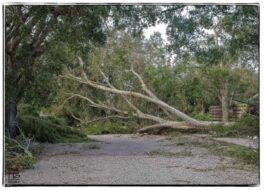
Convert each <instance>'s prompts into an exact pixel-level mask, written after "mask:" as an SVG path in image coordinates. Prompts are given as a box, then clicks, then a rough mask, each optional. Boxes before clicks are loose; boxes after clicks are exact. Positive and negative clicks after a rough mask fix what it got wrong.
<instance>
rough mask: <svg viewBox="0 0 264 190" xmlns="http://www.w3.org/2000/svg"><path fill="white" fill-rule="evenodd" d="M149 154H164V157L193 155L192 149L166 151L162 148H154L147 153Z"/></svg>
mask: <svg viewBox="0 0 264 190" xmlns="http://www.w3.org/2000/svg"><path fill="white" fill-rule="evenodd" d="M147 155H148V156H164V157H189V156H192V155H193V154H192V152H191V151H183V152H166V151H162V150H154V151H151V152H148V153H147Z"/></svg>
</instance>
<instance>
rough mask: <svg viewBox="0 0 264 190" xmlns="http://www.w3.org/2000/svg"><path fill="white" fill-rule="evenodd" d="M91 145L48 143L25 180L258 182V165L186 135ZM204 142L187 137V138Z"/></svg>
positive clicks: (110, 139) (103, 138)
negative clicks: (243, 164) (219, 153)
mask: <svg viewBox="0 0 264 190" xmlns="http://www.w3.org/2000/svg"><path fill="white" fill-rule="evenodd" d="M90 138H92V139H95V140H97V142H94V143H92V144H90V143H89V144H87V143H68V144H47V145H45V147H44V149H43V151H42V154H41V156H40V158H39V160H38V162H37V163H36V165H35V169H30V170H25V171H23V172H21V173H20V183H21V184H38V185H40V184H93V185H95V184H98V185H101V184H124V185H129V184H131V185H132V184H138V185H139V184H175V185H180V184H187V185H188V184H192V185H195V184H197V185H198V184H214V185H222V184H230V185H236V184H243V185H245V184H247V185H253V184H259V176H258V171H257V170H256V169H249V168H247V169H245V168H244V169H243V168H242V167H241V163H239V162H237V161H236V160H233V159H231V158H229V157H221V156H216V155H212V154H211V153H210V152H209V151H208V150H207V149H206V148H203V147H199V146H192V145H190V144H189V145H186V144H185V143H183V142H182V139H181V138H173V139H171V138H168V137H166V136H154V135H153V136H152V135H144V136H140V135H95V136H90ZM186 139H187V141H188V142H192V144H193V145H194V144H195V143H196V142H197V143H199V142H200V143H201V142H205V141H207V140H208V139H206V138H204V137H200V138H199V137H196V138H194V137H192V136H186V137H185V141H186Z"/></svg>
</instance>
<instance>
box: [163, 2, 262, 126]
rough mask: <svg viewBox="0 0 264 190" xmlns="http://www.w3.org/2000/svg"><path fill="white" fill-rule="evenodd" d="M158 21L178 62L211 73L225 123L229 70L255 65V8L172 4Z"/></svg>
mask: <svg viewBox="0 0 264 190" xmlns="http://www.w3.org/2000/svg"><path fill="white" fill-rule="evenodd" d="M162 21H163V22H166V23H167V24H168V28H167V34H168V36H169V39H170V40H169V41H170V44H169V48H170V50H172V51H173V52H175V54H176V59H177V61H178V62H180V61H179V60H182V61H184V60H185V59H186V57H187V58H189V61H191V60H194V59H195V62H194V63H193V64H196V65H197V64H198V65H203V66H205V67H207V68H208V70H209V71H210V70H211V71H213V72H214V74H210V75H211V76H212V75H215V77H213V78H211V79H210V80H211V81H212V84H214V85H215V86H214V87H215V88H217V89H218V97H219V100H220V102H221V105H222V113H223V118H222V119H223V121H224V122H227V121H228V110H229V102H230V94H231V93H230V89H231V87H232V81H234V76H233V71H232V70H233V68H235V67H237V66H239V65H240V66H241V65H246V66H251V65H252V64H253V65H254V64H255V65H257V64H258V56H257V54H258V53H257V52H258V41H259V39H258V7H257V6H254V5H224V6H222V5H199V6H183V5H180V6H177V5H176V6H175V5H173V6H168V7H167V8H166V9H165V10H164V11H163V14H162ZM193 58H194V59H193ZM212 66H213V69H211V67H212Z"/></svg>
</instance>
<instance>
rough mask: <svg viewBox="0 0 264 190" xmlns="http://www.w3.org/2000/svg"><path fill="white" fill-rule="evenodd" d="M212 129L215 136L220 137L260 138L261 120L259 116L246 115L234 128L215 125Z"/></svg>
mask: <svg viewBox="0 0 264 190" xmlns="http://www.w3.org/2000/svg"><path fill="white" fill-rule="evenodd" d="M211 128H212V133H213V135H215V136H218V137H224V136H230V137H243V136H258V134H259V119H258V117H257V116H254V115H251V114H248V113H246V114H244V115H243V116H242V117H241V118H240V119H239V120H238V121H237V122H236V123H235V124H234V125H233V126H230V127H224V126H222V125H213V126H211Z"/></svg>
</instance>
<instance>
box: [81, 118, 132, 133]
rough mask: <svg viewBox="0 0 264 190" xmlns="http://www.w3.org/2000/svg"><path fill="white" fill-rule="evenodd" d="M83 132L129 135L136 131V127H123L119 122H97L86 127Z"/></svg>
mask: <svg viewBox="0 0 264 190" xmlns="http://www.w3.org/2000/svg"><path fill="white" fill-rule="evenodd" d="M82 131H83V132H84V133H86V134H93V135H100V134H129V133H133V132H135V131H136V128H135V127H132V126H122V125H121V123H119V122H110V121H106V122H96V123H92V124H89V125H87V126H84V127H83V129H82Z"/></svg>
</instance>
